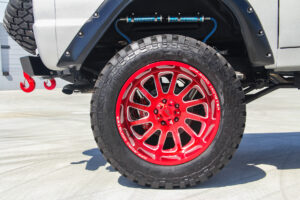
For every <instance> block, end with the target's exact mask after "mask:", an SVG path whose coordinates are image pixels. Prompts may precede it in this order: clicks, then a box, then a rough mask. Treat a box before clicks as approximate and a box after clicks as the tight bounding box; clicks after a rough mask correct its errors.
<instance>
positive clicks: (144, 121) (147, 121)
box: [129, 117, 151, 126]
mask: <svg viewBox="0 0 300 200" xmlns="http://www.w3.org/2000/svg"><path fill="white" fill-rule="evenodd" d="M129 123H130V126H137V125H141V124H146V123H151V121H150V119H149V117H147V118H143V119H138V120H136V121H133V122H129Z"/></svg>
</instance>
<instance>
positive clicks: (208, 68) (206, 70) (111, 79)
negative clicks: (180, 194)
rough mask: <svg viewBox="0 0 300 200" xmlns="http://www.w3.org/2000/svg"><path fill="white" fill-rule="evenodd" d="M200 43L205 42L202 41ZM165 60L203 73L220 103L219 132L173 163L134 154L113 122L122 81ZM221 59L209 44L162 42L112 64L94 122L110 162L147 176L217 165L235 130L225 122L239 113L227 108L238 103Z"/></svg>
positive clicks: (171, 174)
mask: <svg viewBox="0 0 300 200" xmlns="http://www.w3.org/2000/svg"><path fill="white" fill-rule="evenodd" d="M202 45H203V46H204V44H202ZM205 46H206V45H205ZM166 60H168V61H178V62H183V63H186V64H188V65H190V66H192V67H194V68H196V69H197V70H199V71H200V72H201V73H203V74H204V75H205V76H206V77H207V78H208V80H209V81H210V82H211V83H212V85H213V86H214V88H215V90H216V92H217V94H218V97H219V100H220V106H221V121H220V125H219V129H218V133H217V135H216V137H215V138H214V140H213V142H212V143H211V145H210V146H209V147H208V148H207V149H206V151H204V152H203V153H202V154H201V155H200V156H198V157H197V158H195V159H194V160H192V161H189V162H187V163H184V164H181V165H176V166H160V165H156V164H152V163H150V162H147V161H145V160H143V159H141V158H140V157H138V156H137V155H135V154H134V153H133V152H132V151H131V150H130V149H129V148H128V147H127V146H126V144H125V143H124V141H123V139H122V138H121V136H120V134H119V132H118V128H117V124H116V112H115V111H116V110H115V109H116V103H117V99H118V95H119V92H120V91H121V89H122V87H123V85H124V84H125V82H126V81H127V80H128V79H129V78H130V76H132V75H133V74H134V73H135V72H136V71H138V70H139V69H141V68H142V67H144V66H147V65H149V64H151V63H154V62H158V61H166ZM224 61H225V59H224V58H222V57H221V56H220V55H218V54H217V53H216V52H215V51H214V50H213V49H211V48H208V50H206V51H199V50H197V51H193V50H191V49H185V47H184V46H178V47H177V48H172V47H163V45H162V46H160V47H158V48H156V49H151V50H148V51H146V52H139V53H137V54H136V55H135V56H134V57H132V58H130V59H128V60H127V61H126V62H124V63H122V64H121V63H118V64H117V65H115V66H113V67H112V66H111V70H110V73H107V74H108V75H107V76H105V75H104V76H103V77H102V79H103V82H105V83H106V84H105V86H102V87H101V88H100V90H99V93H103V94H105V99H103V98H102V99H98V100H99V102H102V103H98V104H97V106H96V113H97V117H96V118H97V119H98V121H97V123H98V125H99V127H101V129H100V130H101V135H100V136H99V137H100V138H99V139H100V140H101V141H102V145H104V146H105V147H104V149H106V151H105V152H106V154H108V155H106V157H109V158H110V159H112V160H111V162H112V163H113V162H114V163H115V165H117V167H118V168H121V169H122V170H123V171H126V173H128V174H133V175H134V176H143V177H144V178H146V179H151V178H155V179H162V180H164V179H177V178H179V177H180V178H182V177H187V176H191V175H192V174H195V173H198V174H199V175H200V174H202V173H203V172H205V171H210V169H209V168H210V167H215V166H217V165H218V164H219V163H220V159H222V156H224V152H226V151H227V150H228V148H231V147H230V144H231V143H230V138H232V137H233V135H232V134H234V133H235V132H234V131H232V130H230V127H229V126H226V124H227V123H229V124H231V123H232V119H235V118H236V117H238V116H234V115H233V113H232V112H230V110H231V109H232V108H233V107H234V106H238V105H235V104H236V101H233V99H234V98H232V95H233V94H232V90H231V89H230V84H231V83H228V80H229V79H228V77H227V76H226V74H225V73H224V72H223V71H222V70H219V68H220V65H222V64H224ZM95 95H96V94H95ZM102 96H103V95H102ZM99 97H100V95H99ZM225 102H226V104H225ZM98 111H102V112H98ZM145 176H146V177H145Z"/></svg>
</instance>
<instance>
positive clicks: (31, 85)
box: [20, 72, 35, 93]
mask: <svg viewBox="0 0 300 200" xmlns="http://www.w3.org/2000/svg"><path fill="white" fill-rule="evenodd" d="M23 74H24V78H25V80H24V82H23V83H22V82H21V83H20V88H21V90H23V91H24V92H26V93H30V92H32V91H33V90H34V89H35V81H34V79H33V78H31V76H29V75H28V74H27V73H25V72H23ZM25 81H27V82H28V85H29V86H28V87H26V85H25Z"/></svg>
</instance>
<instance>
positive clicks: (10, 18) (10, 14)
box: [3, 0, 37, 54]
mask: <svg viewBox="0 0 300 200" xmlns="http://www.w3.org/2000/svg"><path fill="white" fill-rule="evenodd" d="M33 23H34V17H33V11H32V0H10V1H9V2H8V5H7V8H6V11H5V16H4V20H3V24H4V28H5V29H6V31H7V32H8V34H9V35H10V36H11V37H12V38H13V39H14V40H15V41H16V42H17V43H18V44H19V45H20V46H22V47H23V48H24V49H25V50H26V51H28V52H29V53H31V54H35V50H36V48H37V47H36V42H35V39H34V34H33V29H32V26H33Z"/></svg>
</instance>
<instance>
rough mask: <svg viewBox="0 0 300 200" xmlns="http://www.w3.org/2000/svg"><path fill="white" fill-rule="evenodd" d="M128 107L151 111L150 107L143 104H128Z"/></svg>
mask: <svg viewBox="0 0 300 200" xmlns="http://www.w3.org/2000/svg"><path fill="white" fill-rule="evenodd" d="M128 106H129V107H132V108H136V109H138V110H143V111H147V110H148V109H149V107H148V106H146V105H142V104H138V103H134V102H130V101H129V102H128Z"/></svg>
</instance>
